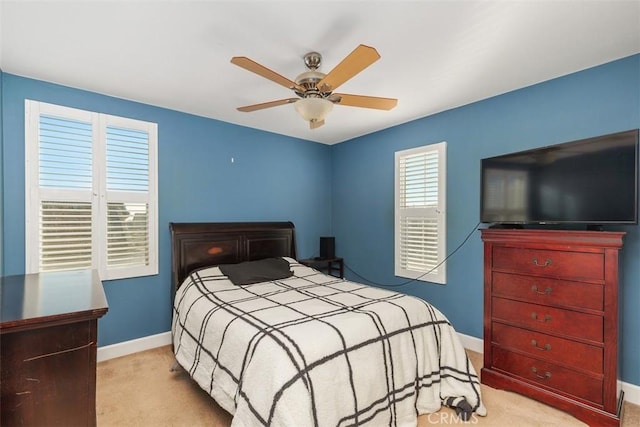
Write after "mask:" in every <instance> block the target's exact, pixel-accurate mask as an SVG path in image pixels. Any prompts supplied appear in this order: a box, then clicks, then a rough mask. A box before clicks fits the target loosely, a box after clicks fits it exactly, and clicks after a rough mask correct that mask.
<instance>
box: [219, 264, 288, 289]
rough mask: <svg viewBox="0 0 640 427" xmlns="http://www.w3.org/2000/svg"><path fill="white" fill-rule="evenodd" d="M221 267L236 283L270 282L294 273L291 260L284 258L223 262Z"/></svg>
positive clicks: (223, 272)
mask: <svg viewBox="0 0 640 427" xmlns="http://www.w3.org/2000/svg"><path fill="white" fill-rule="evenodd" d="M219 267H220V271H222V274H224V275H225V276H227V277H228V278H229V280H231V281H232V282H233V284H234V285H250V284H252V283H258V282H268V281H270V280H279V279H285V278H287V277H291V276H292V275H293V272H292V271H291V266H290V265H289V261H287V260H286V259H283V258H265V259H261V260H257V261H245V262H241V263H238V264H223V265H220V266H219Z"/></svg>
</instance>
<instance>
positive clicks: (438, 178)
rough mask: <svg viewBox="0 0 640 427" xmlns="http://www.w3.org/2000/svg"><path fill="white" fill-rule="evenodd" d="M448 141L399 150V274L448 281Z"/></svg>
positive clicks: (397, 195)
mask: <svg viewBox="0 0 640 427" xmlns="http://www.w3.org/2000/svg"><path fill="white" fill-rule="evenodd" d="M445 149H446V145H445V143H440V144H434V145H429V146H425V147H419V148H416V149H411V150H405V151H401V152H397V153H396V230H395V236H396V241H395V246H396V247H395V271H396V275H398V276H402V277H409V278H414V279H418V278H419V279H421V280H425V281H433V282H437V283H444V282H445V277H446V275H445V264H444V263H442V260H443V259H444V254H445V242H446V236H445V227H444V222H445V215H444V206H445V204H444V198H445V186H444V180H445V177H446V175H445Z"/></svg>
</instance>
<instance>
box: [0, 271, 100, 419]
mask: <svg viewBox="0 0 640 427" xmlns="http://www.w3.org/2000/svg"><path fill="white" fill-rule="evenodd" d="M0 298H1V302H0V308H1V311H0V320H1V323H0V357H1V362H0V365H1V366H0V368H1V369H0V370H1V378H0V380H1V384H0V389H1V390H0V391H1V396H0V408H1V416H0V425H2V426H95V425H96V341H97V325H98V318H99V317H101V316H103V315H104V314H105V313H106V312H107V309H108V307H107V300H106V298H105V295H104V290H103V288H102V282H101V281H100V278H99V277H98V273H97V272H96V271H92V270H82V271H71V272H59V273H58V272H56V273H41V274H26V275H18V276H6V277H2V280H1V282H0Z"/></svg>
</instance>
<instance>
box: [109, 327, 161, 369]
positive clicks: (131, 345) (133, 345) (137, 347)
mask: <svg viewBox="0 0 640 427" xmlns="http://www.w3.org/2000/svg"><path fill="white" fill-rule="evenodd" d="M169 344H171V332H163V333H161V334H156V335H149V336H148V337H142V338H138V339H135V340H131V341H124V342H120V343H117V344H112V345H106V346H104V347H98V362H102V361H105V360H109V359H115V358H116V357H121V356H126V355H129V354H133V353H138V352H140V351H145V350H151V349H152V348H156V347H162V346H165V345H169Z"/></svg>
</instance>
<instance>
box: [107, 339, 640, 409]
mask: <svg viewBox="0 0 640 427" xmlns="http://www.w3.org/2000/svg"><path fill="white" fill-rule="evenodd" d="M458 336H459V337H460V342H462V345H463V346H464V348H466V349H469V350H471V351H475V352H476V353H484V341H483V340H481V339H480V338H476V337H472V336H470V335H465V334H460V333H458ZM170 344H171V332H163V333H161V334H157V335H150V336H148V337H143V338H138V339H135V340H131V341H125V342H121V343H118V344H112V345H107V346H104V347H99V348H98V362H102V361H104V360H109V359H114V358H116V357H121V356H126V355H128V354H133V353H137V352H139V351H145V350H151V349H152V348H156V347H162V346H165V345H170ZM618 382H619V385H620V387H621V388H622V390H623V391H624V400H625V402H629V403H633V404H635V405H640V386H639V385H635V384H631V383H626V382H624V381H618Z"/></svg>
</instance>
